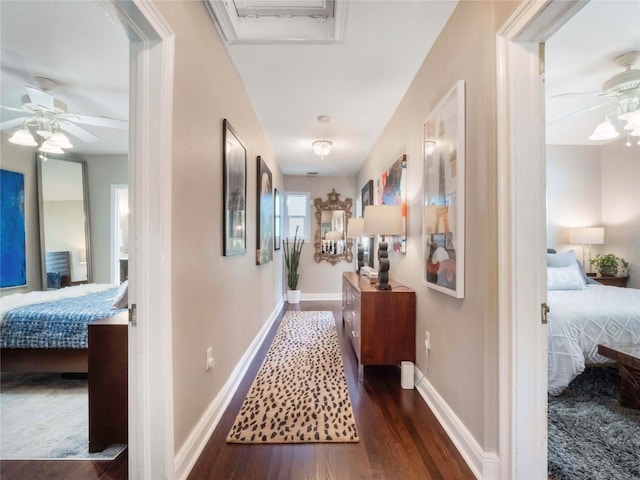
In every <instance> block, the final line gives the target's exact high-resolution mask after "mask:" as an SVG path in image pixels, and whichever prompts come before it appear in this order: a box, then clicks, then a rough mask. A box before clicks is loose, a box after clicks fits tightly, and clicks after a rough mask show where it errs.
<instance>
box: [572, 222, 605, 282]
mask: <svg viewBox="0 0 640 480" xmlns="http://www.w3.org/2000/svg"><path fill="white" fill-rule="evenodd" d="M569 243H571V244H573V245H583V247H582V263H583V265H584V268H585V271H589V272H590V271H591V245H602V244H604V228H603V227H585V228H570V229H569ZM584 245H588V246H589V263H588V265H589V266H588V267H587V262H586V259H585V255H584V253H585V248H584ZM587 268H588V270H587Z"/></svg>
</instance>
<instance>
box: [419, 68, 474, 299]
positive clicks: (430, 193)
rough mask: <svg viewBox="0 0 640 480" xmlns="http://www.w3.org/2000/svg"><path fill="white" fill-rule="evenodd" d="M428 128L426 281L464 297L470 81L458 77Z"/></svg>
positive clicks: (443, 291) (425, 187) (426, 151)
mask: <svg viewBox="0 0 640 480" xmlns="http://www.w3.org/2000/svg"><path fill="white" fill-rule="evenodd" d="M423 134H424V139H423V140H424V142H423V147H424V152H423V153H424V178H423V192H424V198H423V222H422V225H423V242H424V245H423V248H424V281H425V282H426V283H427V286H429V287H430V288H433V289H435V290H438V291H440V292H442V293H446V294H447V295H451V296H453V297H456V298H464V241H465V238H464V226H465V225H464V215H465V211H464V210H465V209H464V207H465V84H464V81H462V80H460V81H458V82H456V84H455V86H454V87H453V88H452V89H451V90H450V91H449V92H448V93H447V94H446V95H445V97H444V98H443V99H442V100H441V101H440V103H439V104H438V105H437V106H436V107H435V109H434V110H433V111H432V112H431V114H430V115H429V117H428V118H427V120H426V122H425V123H424V125H423Z"/></svg>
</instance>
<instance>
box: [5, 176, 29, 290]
mask: <svg viewBox="0 0 640 480" xmlns="http://www.w3.org/2000/svg"><path fill="white" fill-rule="evenodd" d="M0 224H1V225H0V227H1V228H0V232H1V233H0V258H1V260H0V288H8V287H20V286H24V285H26V284H27V242H26V230H25V217H24V175H23V174H22V173H18V172H11V171H9V170H0Z"/></svg>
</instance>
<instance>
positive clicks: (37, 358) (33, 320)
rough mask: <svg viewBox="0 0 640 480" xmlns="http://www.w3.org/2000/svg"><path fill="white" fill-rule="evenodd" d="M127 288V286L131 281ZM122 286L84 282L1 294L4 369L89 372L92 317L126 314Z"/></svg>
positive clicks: (1, 346)
mask: <svg viewBox="0 0 640 480" xmlns="http://www.w3.org/2000/svg"><path fill="white" fill-rule="evenodd" d="M125 288H126V286H125ZM121 290H122V288H121V287H118V286H114V285H97V284H90V285H78V286H75V287H68V288H63V289H60V290H55V291H46V292H29V293H26V294H14V295H9V296H6V297H3V298H2V299H0V305H1V308H0V315H1V316H2V318H1V321H0V322H1V323H0V351H1V353H2V359H1V360H2V363H1V364H0V368H1V369H2V371H3V372H9V371H10V372H22V373H24V372H86V371H87V349H88V327H87V325H88V324H89V322H91V321H93V320H97V319H102V318H107V317H113V316H118V315H126V314H127V313H126V312H127V310H126V308H117V307H118V306H119V305H116V306H114V303H116V302H115V301H116V300H117V298H118V297H119V295H120V294H121Z"/></svg>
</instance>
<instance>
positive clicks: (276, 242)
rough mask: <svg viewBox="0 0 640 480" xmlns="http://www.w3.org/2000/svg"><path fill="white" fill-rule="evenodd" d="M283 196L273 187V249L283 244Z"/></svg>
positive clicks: (277, 248)
mask: <svg viewBox="0 0 640 480" xmlns="http://www.w3.org/2000/svg"><path fill="white" fill-rule="evenodd" d="M281 212H282V196H281V195H280V192H279V191H278V189H277V188H274V189H273V249H274V250H280V246H281V244H282V213H281Z"/></svg>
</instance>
